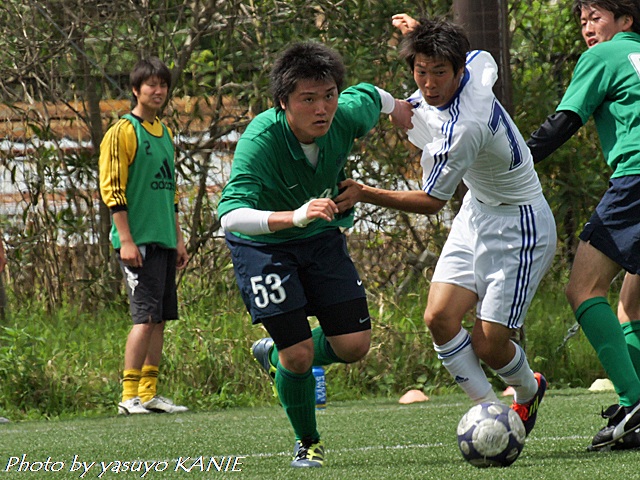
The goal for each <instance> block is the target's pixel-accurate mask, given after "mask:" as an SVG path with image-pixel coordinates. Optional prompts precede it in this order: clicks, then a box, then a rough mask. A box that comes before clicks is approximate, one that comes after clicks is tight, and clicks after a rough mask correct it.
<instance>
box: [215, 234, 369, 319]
mask: <svg viewBox="0 0 640 480" xmlns="http://www.w3.org/2000/svg"><path fill="white" fill-rule="evenodd" d="M225 236H226V241H227V246H228V247H229V249H230V250H231V257H232V260H233V268H234V271H235V274H236V281H237V282H238V287H239V288H240V293H241V295H242V299H243V301H244V303H245V305H246V307H247V310H248V311H249V313H250V314H251V319H252V322H253V323H254V324H255V323H260V322H261V321H262V319H264V318H268V317H273V316H276V315H282V314H284V313H289V312H292V311H294V310H299V309H304V310H305V312H306V314H307V315H309V316H312V315H313V316H315V315H316V312H317V311H318V310H323V309H325V308H326V307H329V306H332V305H337V304H340V303H344V302H348V301H350V300H354V299H357V298H365V297H366V294H365V290H364V286H363V285H362V280H360V276H359V275H358V272H357V271H356V268H355V265H354V264H353V261H352V260H351V257H350V256H349V253H348V251H347V241H346V238H345V236H344V234H342V232H340V231H339V230H338V229H335V230H328V231H326V232H323V233H321V234H319V235H316V236H314V237H311V238H305V239H302V240H294V241H289V242H284V243H275V244H271V243H269V244H267V243H257V242H252V241H249V240H244V239H241V238H239V237H237V236H235V235H233V234H231V233H226V235H225Z"/></svg>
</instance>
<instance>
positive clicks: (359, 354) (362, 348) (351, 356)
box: [336, 341, 370, 363]
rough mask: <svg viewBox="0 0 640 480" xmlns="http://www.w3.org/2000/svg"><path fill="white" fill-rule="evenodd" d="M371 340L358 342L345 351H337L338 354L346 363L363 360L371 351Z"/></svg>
mask: <svg viewBox="0 0 640 480" xmlns="http://www.w3.org/2000/svg"><path fill="white" fill-rule="evenodd" d="M369 345H370V343H369V342H365V341H361V342H356V343H354V344H353V345H351V347H350V348H349V349H348V350H347V351H345V352H340V353H338V352H336V354H337V355H338V356H339V357H340V358H341V359H342V360H344V362H346V363H353V362H357V361H358V360H362V359H363V358H364V357H365V356H366V355H367V353H369Z"/></svg>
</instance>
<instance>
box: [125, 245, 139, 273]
mask: <svg viewBox="0 0 640 480" xmlns="http://www.w3.org/2000/svg"><path fill="white" fill-rule="evenodd" d="M120 259H121V260H122V263H124V264H125V265H126V266H127V267H135V268H139V267H141V266H142V255H141V254H140V250H139V249H138V246H137V245H136V244H135V243H133V242H122V244H121V245H120Z"/></svg>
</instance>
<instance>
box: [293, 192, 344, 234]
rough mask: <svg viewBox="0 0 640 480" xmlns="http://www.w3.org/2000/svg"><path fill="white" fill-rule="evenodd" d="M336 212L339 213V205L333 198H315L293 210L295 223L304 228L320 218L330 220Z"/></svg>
mask: <svg viewBox="0 0 640 480" xmlns="http://www.w3.org/2000/svg"><path fill="white" fill-rule="evenodd" d="M336 213H338V207H337V206H336V204H335V203H334V202H333V200H331V199H330V198H315V199H313V200H310V201H308V202H307V203H305V204H304V205H302V206H301V207H300V208H298V209H297V210H295V211H294V212H293V224H294V225H295V226H296V227H300V228H304V227H306V226H307V225H309V224H310V223H311V222H313V221H314V220H317V219H319V218H320V219H322V220H326V221H327V222H330V221H331V220H333V217H334V216H335V214H336Z"/></svg>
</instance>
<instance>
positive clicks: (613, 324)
mask: <svg viewBox="0 0 640 480" xmlns="http://www.w3.org/2000/svg"><path fill="white" fill-rule="evenodd" d="M575 315H576V319H577V320H578V323H580V325H581V326H582V330H583V331H584V334H585V335H586V336H587V339H588V340H589V342H590V343H591V346H592V347H593V349H594V350H595V351H596V354H597V355H598V358H599V359H600V363H601V364H602V366H603V367H604V369H605V370H606V372H607V375H609V379H610V380H611V382H612V383H613V385H614V387H615V389H616V392H617V393H618V396H619V397H620V405H623V406H625V407H629V406H631V405H633V404H634V403H635V402H636V401H637V400H638V399H640V380H639V379H638V375H637V374H636V373H635V372H636V371H635V368H634V366H633V363H632V362H631V357H630V356H629V350H628V348H627V344H626V342H625V339H624V335H623V334H622V329H621V328H620V323H619V322H618V318H617V317H616V315H615V314H614V313H613V310H612V309H611V305H609V302H608V301H607V299H606V298H604V297H595V298H590V299H589V300H586V301H585V302H583V303H582V305H580V306H579V307H578V309H577V310H576V313H575Z"/></svg>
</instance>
